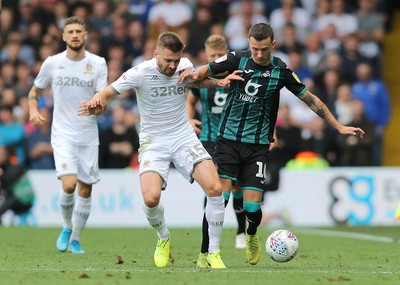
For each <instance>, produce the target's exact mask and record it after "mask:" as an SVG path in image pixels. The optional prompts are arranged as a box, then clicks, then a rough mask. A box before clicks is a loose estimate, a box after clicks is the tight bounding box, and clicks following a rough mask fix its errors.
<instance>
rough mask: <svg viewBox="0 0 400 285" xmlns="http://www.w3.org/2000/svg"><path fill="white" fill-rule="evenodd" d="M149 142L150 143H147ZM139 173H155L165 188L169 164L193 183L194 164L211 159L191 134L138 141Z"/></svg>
mask: <svg viewBox="0 0 400 285" xmlns="http://www.w3.org/2000/svg"><path fill="white" fill-rule="evenodd" d="M149 142H150V143H149ZM140 146H141V147H140V151H139V164H140V166H139V173H140V175H142V174H143V173H146V172H156V173H158V174H159V175H160V176H161V178H162V180H163V182H164V183H163V189H165V187H166V186H167V180H168V173H169V169H170V165H171V163H173V164H174V166H175V168H176V169H177V170H178V171H179V172H180V173H181V174H182V175H183V177H184V178H185V179H186V180H188V181H189V182H190V183H193V178H192V174H193V170H194V166H195V165H196V163H198V162H200V161H203V160H208V159H211V156H210V155H209V154H208V152H207V151H206V150H205V148H204V147H203V144H202V143H201V142H200V140H199V139H198V138H197V136H196V134H195V133H194V132H193V134H192V133H190V134H189V135H188V134H187V133H186V135H185V136H178V137H176V136H175V137H162V138H156V139H154V138H152V137H145V138H141V139H140Z"/></svg>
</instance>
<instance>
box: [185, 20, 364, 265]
mask: <svg viewBox="0 0 400 285" xmlns="http://www.w3.org/2000/svg"><path fill="white" fill-rule="evenodd" d="M248 41H249V47H250V49H249V50H247V51H235V52H231V53H229V54H227V55H225V56H224V57H223V58H220V59H218V60H217V61H215V62H212V63H209V64H208V65H204V66H201V67H199V68H197V69H196V70H195V71H191V72H190V71H186V72H183V73H182V74H181V75H180V78H179V82H183V81H184V80H187V79H193V80H201V79H203V78H207V77H208V76H213V75H214V74H221V73H224V72H229V73H230V72H232V71H234V70H241V71H242V73H241V77H242V78H243V79H244V81H237V82H232V83H231V85H230V89H229V94H228V97H227V102H226V104H225V106H224V110H223V112H222V116H221V122H220V130H219V136H218V138H217V140H216V154H215V159H216V163H217V169H218V173H219V177H220V181H221V184H222V188H223V191H229V190H230V188H231V184H232V181H234V182H235V181H240V184H241V186H242V189H244V203H243V205H244V211H245V214H246V218H247V222H248V227H247V230H246V241H247V247H246V259H247V262H248V263H250V264H252V265H255V264H257V263H258V261H259V260H260V254H261V247H260V241H259V237H258V234H257V229H258V226H259V225H260V222H261V218H262V212H261V207H260V205H261V200H262V196H263V190H264V189H263V188H264V184H265V177H264V176H265V175H264V173H265V167H266V164H267V161H268V151H269V146H270V144H271V143H272V142H273V132H274V128H275V123H276V118H277V111H278V107H279V91H280V89H281V88H283V87H286V88H287V89H289V90H290V91H291V92H292V93H293V94H294V95H295V96H297V97H298V98H299V99H300V100H302V101H303V102H304V103H305V104H307V106H308V107H309V108H310V109H311V110H313V111H314V112H315V113H316V114H317V115H318V116H320V117H321V118H323V119H325V120H326V121H327V122H328V123H329V124H330V125H332V127H333V128H335V129H336V130H338V131H339V133H341V134H345V135H346V134H347V135H354V136H358V137H363V135H364V131H363V130H362V129H360V128H355V127H347V126H344V125H342V124H340V123H339V122H338V121H337V120H336V119H335V118H334V117H333V115H332V113H331V112H330V111H329V109H328V108H327V107H326V105H325V104H324V103H323V102H322V101H321V100H320V99H318V97H316V96H315V95H314V94H312V93H311V92H310V91H309V90H307V88H306V87H305V85H304V84H303V83H301V82H300V80H299V79H298V77H297V76H296V75H295V74H294V73H293V72H292V71H291V70H290V69H289V68H288V67H287V65H286V64H285V63H284V62H283V61H282V60H281V59H280V58H278V57H275V56H274V55H272V51H273V48H274V46H275V40H274V34H273V31H272V29H271V27H270V26H269V25H268V24H265V23H258V24H255V25H253V26H252V27H251V28H250V31H249V35H248Z"/></svg>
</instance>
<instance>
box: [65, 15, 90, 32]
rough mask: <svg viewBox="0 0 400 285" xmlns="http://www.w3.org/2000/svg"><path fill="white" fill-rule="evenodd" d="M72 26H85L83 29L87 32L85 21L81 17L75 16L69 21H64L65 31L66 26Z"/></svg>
mask: <svg viewBox="0 0 400 285" xmlns="http://www.w3.org/2000/svg"><path fill="white" fill-rule="evenodd" d="M72 24H78V25H81V26H83V28H84V29H85V30H86V24H85V21H84V20H83V19H82V18H80V17H77V16H73V17H69V18H68V19H66V20H65V21H64V29H65V27H66V26H68V25H72Z"/></svg>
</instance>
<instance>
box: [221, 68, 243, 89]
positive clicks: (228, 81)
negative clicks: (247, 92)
mask: <svg viewBox="0 0 400 285" xmlns="http://www.w3.org/2000/svg"><path fill="white" fill-rule="evenodd" d="M242 72H243V71H242V70H235V71H234V72H233V73H231V74H229V75H228V76H227V77H225V78H224V79H221V80H218V86H221V87H224V88H226V87H228V86H229V84H231V81H232V80H237V81H244V78H243V77H241V76H239V74H241V73H242Z"/></svg>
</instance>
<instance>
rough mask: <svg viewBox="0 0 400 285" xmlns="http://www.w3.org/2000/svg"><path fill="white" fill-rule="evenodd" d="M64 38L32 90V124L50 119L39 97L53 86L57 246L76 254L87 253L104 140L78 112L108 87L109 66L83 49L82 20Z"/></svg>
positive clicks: (74, 20) (67, 26) (68, 23)
mask: <svg viewBox="0 0 400 285" xmlns="http://www.w3.org/2000/svg"><path fill="white" fill-rule="evenodd" d="M62 37H63V40H64V41H65V43H66V50H65V51H63V52H61V53H59V54H56V55H54V56H50V57H48V58H47V59H46V60H45V61H44V62H43V64H42V66H41V68H40V71H39V74H38V76H37V77H36V79H35V81H34V85H33V87H32V89H31V91H30V92H29V95H28V98H29V116H30V117H29V120H30V122H31V123H33V124H35V125H41V124H42V123H43V121H44V120H45V118H43V117H42V116H41V115H40V113H39V111H38V98H39V96H40V94H41V92H42V90H43V89H44V88H46V87H47V86H49V85H51V87H52V90H53V97H54V110H53V122H52V129H51V145H52V147H53V150H54V160H55V165H56V173H57V177H58V178H59V179H60V180H61V183H62V189H61V191H60V199H59V204H60V208H61V214H62V217H63V229H62V231H61V233H60V236H59V237H58V239H57V243H56V247H57V249H58V250H59V251H61V252H65V251H66V250H67V249H69V250H70V251H71V252H72V253H84V251H83V250H82V247H81V245H80V241H79V240H80V233H81V231H82V230H83V228H84V227H85V225H86V222H87V219H88V217H89V214H90V209H91V192H92V185H93V184H95V183H97V182H98V181H99V176H98V145H99V137H98V129H97V122H96V117H82V116H78V113H77V111H76V110H77V109H78V107H79V105H80V103H81V102H82V101H85V100H86V101H87V100H89V99H90V98H92V96H93V94H95V93H96V91H99V90H102V89H103V88H105V87H106V86H107V65H106V61H105V59H104V58H102V57H99V56H97V55H94V54H92V53H90V52H88V51H86V50H85V49H84V44H85V40H86V38H87V31H86V27H85V23H84V21H83V20H82V19H80V18H78V17H71V18H68V19H66V20H65V23H64V30H63V34H62ZM76 185H78V195H77V199H76V200H77V201H76V203H75V201H74V192H75V188H76Z"/></svg>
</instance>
